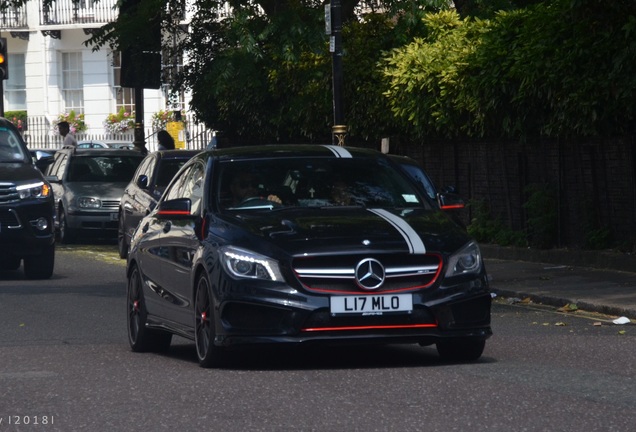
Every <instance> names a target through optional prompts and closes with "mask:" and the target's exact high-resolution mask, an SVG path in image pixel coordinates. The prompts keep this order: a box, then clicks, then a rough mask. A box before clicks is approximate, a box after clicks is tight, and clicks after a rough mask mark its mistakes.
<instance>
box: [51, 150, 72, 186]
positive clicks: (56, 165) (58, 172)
mask: <svg viewBox="0 0 636 432" xmlns="http://www.w3.org/2000/svg"><path fill="white" fill-rule="evenodd" d="M67 160H68V156H67V154H66V153H56V154H55V161H54V162H53V164H52V165H50V166H49V167H48V169H47V170H46V175H49V176H57V178H58V179H60V180H62V176H63V175H64V171H65V170H66V161H67Z"/></svg>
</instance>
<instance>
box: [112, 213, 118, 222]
mask: <svg viewBox="0 0 636 432" xmlns="http://www.w3.org/2000/svg"><path fill="white" fill-rule="evenodd" d="M110 220H112V221H117V220H119V213H111V214H110Z"/></svg>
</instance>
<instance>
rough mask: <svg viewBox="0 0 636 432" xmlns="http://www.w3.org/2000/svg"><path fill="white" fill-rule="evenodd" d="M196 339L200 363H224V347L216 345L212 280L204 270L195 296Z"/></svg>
mask: <svg viewBox="0 0 636 432" xmlns="http://www.w3.org/2000/svg"><path fill="white" fill-rule="evenodd" d="M194 326H195V327H194V339H195V345H196V347H197V357H198V359H199V365H200V366H201V367H204V368H210V367H216V366H220V365H221V364H222V363H223V358H222V357H223V353H222V348H220V347H217V346H215V345H214V337H215V331H214V312H213V306H212V301H211V296H210V282H209V280H208V277H207V275H206V274H205V272H203V273H202V274H201V275H200V276H199V278H198V280H197V286H196V292H195V297H194Z"/></svg>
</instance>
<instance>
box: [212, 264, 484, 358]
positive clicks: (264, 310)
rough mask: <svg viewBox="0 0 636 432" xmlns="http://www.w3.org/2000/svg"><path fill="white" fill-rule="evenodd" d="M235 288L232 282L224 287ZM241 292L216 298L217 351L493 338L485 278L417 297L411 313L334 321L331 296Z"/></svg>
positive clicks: (261, 290)
mask: <svg viewBox="0 0 636 432" xmlns="http://www.w3.org/2000/svg"><path fill="white" fill-rule="evenodd" d="M226 282H227V281H226ZM233 284H236V282H235V281H232V282H229V283H226V284H225V286H226V287H228V286H232V285H233ZM239 287H240V285H234V288H235V289H230V290H223V293H220V292H217V293H216V294H217V295H219V299H218V300H219V309H218V310H219V313H218V315H217V326H216V329H217V334H216V340H215V342H216V344H217V345H219V346H232V345H239V344H241V345H242V344H262V343H338V342H342V343H356V342H360V343H374V344H375V343H421V344H423V345H429V344H433V343H435V342H436V341H438V340H439V339H441V338H449V337H451V338H452V337H462V338H464V337H470V338H478V339H487V338H488V337H490V336H491V335H492V331H491V328H490V309H491V296H490V292H489V290H488V285H487V280H486V277H485V276H483V277H482V278H480V279H477V280H473V281H470V282H466V283H463V284H460V285H458V286H453V287H448V288H444V289H440V288H428V289H424V290H418V291H415V292H413V309H412V311H411V312H408V313H395V314H373V315H362V314H355V315H354V314H351V315H334V314H332V313H331V312H330V296H329V295H316V294H313V293H312V294H307V293H300V292H298V291H296V290H294V289H291V288H289V289H286V290H280V289H277V290H275V289H266V288H264V287H263V286H261V287H259V288H257V289H247V290H246V289H245V287H244V286H243V287H240V288H239ZM237 293H241V295H237ZM246 294H247V295H246Z"/></svg>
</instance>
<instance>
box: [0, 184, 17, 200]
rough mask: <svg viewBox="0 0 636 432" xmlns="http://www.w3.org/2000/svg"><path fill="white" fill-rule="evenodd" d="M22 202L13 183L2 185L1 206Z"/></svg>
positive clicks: (0, 189)
mask: <svg viewBox="0 0 636 432" xmlns="http://www.w3.org/2000/svg"><path fill="white" fill-rule="evenodd" d="M18 201H20V195H19V194H18V191H17V189H16V187H15V185H14V184H13V183H0V204H9V203H14V202H18Z"/></svg>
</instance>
